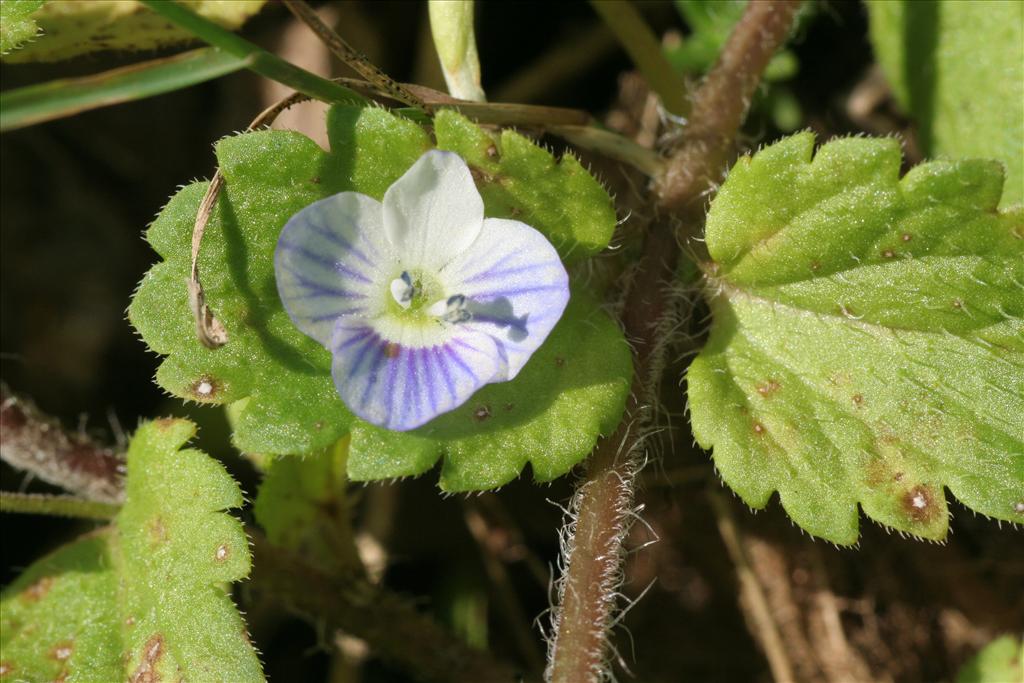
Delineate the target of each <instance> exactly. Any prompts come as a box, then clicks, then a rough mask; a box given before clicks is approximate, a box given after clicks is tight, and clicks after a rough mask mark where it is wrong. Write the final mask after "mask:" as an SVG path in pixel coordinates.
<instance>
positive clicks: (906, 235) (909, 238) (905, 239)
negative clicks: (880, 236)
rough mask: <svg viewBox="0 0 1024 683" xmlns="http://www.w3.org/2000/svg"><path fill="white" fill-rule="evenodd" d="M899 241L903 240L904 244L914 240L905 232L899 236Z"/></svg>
mask: <svg viewBox="0 0 1024 683" xmlns="http://www.w3.org/2000/svg"><path fill="white" fill-rule="evenodd" d="M900 239H901V240H903V241H904V242H909V241H910V240H912V239H914V236H913V235H911V234H910V233H909V232H905V233H903V234H902V235H901V236H900Z"/></svg>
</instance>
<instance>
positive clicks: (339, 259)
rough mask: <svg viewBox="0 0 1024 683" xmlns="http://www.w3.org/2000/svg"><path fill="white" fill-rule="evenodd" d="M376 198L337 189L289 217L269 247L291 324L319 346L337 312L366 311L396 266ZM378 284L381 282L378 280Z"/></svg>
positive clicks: (384, 291)
mask: <svg viewBox="0 0 1024 683" xmlns="http://www.w3.org/2000/svg"><path fill="white" fill-rule="evenodd" d="M382 223H383V216H382V209H381V205H380V202H377V201H376V200H374V199H372V198H370V197H367V196H366V195H363V194H358V193H356V192H342V193H340V194H336V195H333V196H331V197H328V198H326V199H322V200H320V201H318V202H315V203H313V204H310V205H309V206H307V207H306V208H304V209H302V210H301V211H299V212H298V213H297V214H295V215H294V216H292V217H291V218H290V219H289V220H288V222H287V223H285V226H284V228H283V229H282V230H281V236H280V238H279V239H278V242H277V248H276V250H275V251H274V275H275V279H276V280H277V291H278V295H279V296H280V297H281V303H282V304H284V309H285V311H287V312H288V316H289V317H290V318H291V319H292V322H294V323H295V325H296V327H298V328H299V329H300V330H302V331H303V332H304V333H306V334H307V335H309V336H310V337H312V338H313V339H316V340H317V341H318V342H320V343H321V344H323V345H324V346H328V345H329V344H330V342H331V336H332V331H333V330H334V323H335V321H336V320H337V319H338V318H339V317H341V316H372V315H375V314H376V313H377V312H378V311H380V310H382V308H383V306H384V302H385V300H384V297H387V296H390V292H389V290H388V286H387V283H388V282H389V281H390V278H392V277H394V273H395V269H396V268H397V265H396V260H395V256H394V254H393V253H392V249H391V245H390V244H389V243H388V242H387V240H386V239H385V238H384V230H383V225H382ZM381 283H384V284H381Z"/></svg>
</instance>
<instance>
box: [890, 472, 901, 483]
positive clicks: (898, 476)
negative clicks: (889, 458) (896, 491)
mask: <svg viewBox="0 0 1024 683" xmlns="http://www.w3.org/2000/svg"><path fill="white" fill-rule="evenodd" d="M892 480H893V481H896V482H900V481H903V473H902V472H897V473H896V474H894V475H892Z"/></svg>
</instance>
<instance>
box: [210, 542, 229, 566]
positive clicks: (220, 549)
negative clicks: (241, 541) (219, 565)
mask: <svg viewBox="0 0 1024 683" xmlns="http://www.w3.org/2000/svg"><path fill="white" fill-rule="evenodd" d="M230 554H231V550H230V549H229V548H228V546H227V544H226V543H221V544H220V545H219V546H217V550H216V552H214V554H213V559H215V560H217V561H218V562H223V561H224V560H226V559H228V556H229V555H230Z"/></svg>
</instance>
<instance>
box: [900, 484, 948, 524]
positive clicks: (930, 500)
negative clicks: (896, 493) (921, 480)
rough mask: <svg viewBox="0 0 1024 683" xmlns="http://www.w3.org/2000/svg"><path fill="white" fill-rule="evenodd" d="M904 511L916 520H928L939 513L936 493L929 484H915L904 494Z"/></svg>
mask: <svg viewBox="0 0 1024 683" xmlns="http://www.w3.org/2000/svg"><path fill="white" fill-rule="evenodd" d="M900 504H901V505H902V506H903V511H904V512H905V513H906V514H907V516H908V517H910V519H912V520H914V521H915V522H928V521H931V520H932V519H935V517H936V515H938V513H939V510H938V507H939V506H938V505H937V504H936V502H935V494H934V492H932V490H931V489H929V488H928V487H927V486H915V487H914V488H912V489H910V490H909V491H907V492H906V493H904V494H903V498H902V499H901V501H900Z"/></svg>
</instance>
